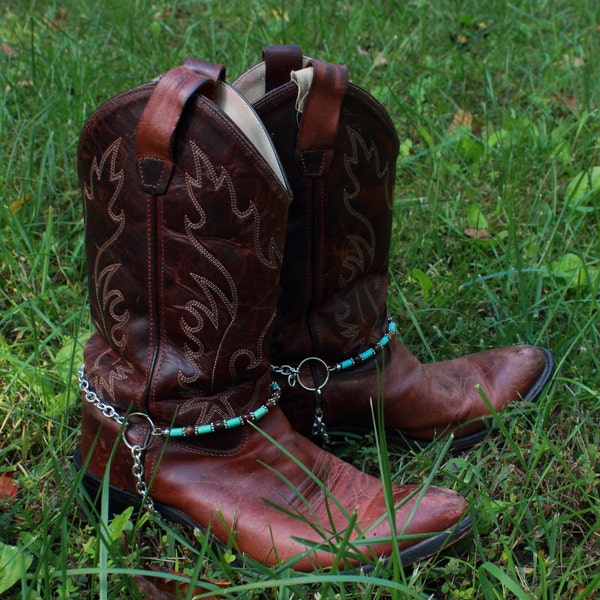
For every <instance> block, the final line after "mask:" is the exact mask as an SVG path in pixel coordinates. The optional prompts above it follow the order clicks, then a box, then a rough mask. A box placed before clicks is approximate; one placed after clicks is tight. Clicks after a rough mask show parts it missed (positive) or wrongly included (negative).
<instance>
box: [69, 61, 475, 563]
mask: <svg viewBox="0 0 600 600" xmlns="http://www.w3.org/2000/svg"><path fill="white" fill-rule="evenodd" d="M178 73H180V71H178ZM157 89H159V87H158V86H155V85H147V86H142V87H140V88H136V89H134V90H131V91H129V92H126V93H124V94H121V95H120V96H117V97H116V98H114V99H112V100H110V101H109V102H107V103H106V104H105V105H103V106H102V107H100V108H99V109H98V111H96V113H95V114H94V115H92V117H91V118H90V120H89V121H88V122H87V124H86V126H85V127H84V130H83V132H82V135H81V139H80V143H79V147H78V173H79V179H80V182H81V186H82V189H83V196H84V201H85V228H86V229H85V233H86V252H87V264H88V275H89V296H90V305H91V311H92V319H93V322H94V325H95V327H96V329H97V332H96V333H95V334H94V335H93V336H92V337H91V338H90V340H89V341H88V342H87V344H86V346H85V367H86V371H87V377H88V380H89V382H90V385H91V388H92V389H93V391H94V392H95V393H97V394H98V396H99V398H100V399H101V400H102V401H103V402H104V403H106V404H108V405H110V406H112V407H114V408H115V409H116V410H118V411H119V412H120V413H121V414H123V415H124V414H125V413H126V411H127V410H129V409H131V410H133V411H135V412H143V413H145V414H146V415H148V417H150V418H151V419H152V420H153V422H154V423H155V425H156V426H158V427H160V428H166V427H169V426H194V425H199V424H205V423H209V422H214V421H215V420H220V419H226V418H229V417H233V416H239V415H243V414H247V413H248V412H249V411H251V410H254V409H256V408H257V407H258V406H260V405H262V404H263V403H265V401H266V400H267V398H268V397H269V394H270V382H271V376H270V369H269V360H268V354H267V353H268V349H269V347H270V340H271V333H272V328H273V321H274V317H275V311H276V307H277V299H278V295H279V288H278V279H279V273H280V266H281V260H282V251H283V244H284V234H285V226H286V220H287V210H288V206H289V202H290V198H289V196H288V193H287V192H286V190H285V189H283V188H282V186H281V185H280V183H279V181H278V180H276V178H275V177H274V176H273V174H272V172H271V171H270V169H269V168H268V167H267V165H266V164H265V162H264V161H263V159H262V158H261V157H260V156H259V155H258V154H257V152H256V151H255V149H254V147H253V146H252V145H251V144H250V143H249V142H248V140H247V139H246V138H245V137H244V135H243V134H242V132H241V131H240V130H239V129H238V128H237V126H236V125H235V124H234V123H233V122H232V121H231V120H230V119H228V118H227V117H226V116H225V115H224V114H223V113H222V112H221V111H220V109H219V108H218V107H217V106H216V105H215V104H213V103H212V102H211V101H210V100H209V99H207V98H206V97H204V96H203V95H202V94H201V93H200V94H199V95H194V97H193V98H192V100H191V101H190V103H189V105H188V106H187V107H186V110H185V112H184V113H183V116H182V118H181V119H180V121H179V123H178V125H177V135H176V137H175V148H174V152H173V156H174V157H175V163H174V168H173V174H172V177H171V178H170V181H169V184H168V186H167V188H166V189H165V193H164V194H162V195H157V194H152V193H148V192H147V191H146V190H145V189H143V188H142V187H141V186H140V185H139V183H138V180H137V178H136V176H135V172H136V129H137V127H138V126H139V123H140V120H141V118H142V115H143V114H145V113H144V111H145V110H147V108H148V106H149V103H150V99H151V98H152V95H153V94H154V93H155V92H156V90H157ZM200 91H201V90H200ZM177 106H179V105H178V104H177ZM177 110H179V108H177ZM158 129H159V131H160V130H161V127H160V126H159V127H158ZM258 425H259V427H260V428H261V429H263V430H264V433H265V434H266V435H268V436H271V437H272V438H274V439H275V440H276V443H273V442H271V441H270V440H269V439H268V438H267V437H265V435H263V433H261V432H259V431H257V430H255V429H254V428H253V427H251V426H246V427H239V428H237V429H232V430H230V431H217V432H215V433H214V434H212V435H207V436H202V437H186V438H179V439H170V440H168V441H166V440H165V439H164V438H162V437H156V436H150V435H149V434H150V432H149V423H148V421H147V419H145V418H140V417H137V416H135V417H134V416H132V417H131V418H130V419H129V421H128V425H127V429H126V439H127V440H128V442H129V443H130V444H134V443H135V444H139V445H140V446H146V445H147V449H146V450H145V452H144V454H143V457H142V461H143V467H144V481H145V482H146V484H147V485H148V486H149V488H150V496H151V497H152V498H153V500H154V502H155V503H156V504H157V505H158V504H160V505H163V506H167V507H169V508H170V510H177V511H180V513H181V514H184V515H186V517H187V519H188V521H189V522H193V523H194V524H195V525H196V526H198V527H201V528H204V529H210V531H211V533H212V534H213V535H215V536H216V537H217V538H218V539H220V540H222V541H223V542H224V543H226V542H227V541H228V540H230V539H231V540H233V545H234V547H235V548H236V549H238V550H239V551H240V552H241V553H244V554H247V555H249V556H250V557H252V558H253V559H256V560H260V561H263V562H265V563H267V564H269V565H274V564H276V563H279V562H283V561H290V562H291V563H293V564H294V566H295V568H298V569H304V570H311V569H313V568H314V567H315V566H330V565H332V564H333V562H334V560H335V550H336V548H337V546H338V541H339V539H341V538H343V537H344V535H345V530H346V529H347V527H348V522H349V519H351V517H352V515H354V513H355V512H356V514H357V516H358V521H357V526H356V527H355V528H354V530H353V531H352V532H350V533H349V537H350V539H352V540H358V541H357V546H358V547H364V552H365V553H367V554H368V555H369V557H371V558H373V557H376V556H389V555H390V554H391V552H392V546H391V542H390V536H391V532H392V530H391V525H390V522H389V520H388V519H387V518H386V514H387V509H386V503H385V497H384V494H383V490H382V486H381V483H380V482H379V481H378V480H377V479H374V478H372V477H369V476H367V475H365V474H363V473H361V472H359V471H358V470H356V469H355V468H353V467H351V466H350V465H348V464H346V463H344V462H342V461H340V460H338V459H336V458H335V457H334V456H332V455H331V454H329V453H327V452H324V451H323V450H321V449H319V448H318V447H316V446H314V445H313V444H312V443H310V442H309V441H308V440H307V439H306V438H304V437H303V436H301V435H300V434H298V433H297V432H295V431H293V430H292V429H291V428H290V426H289V423H288V421H287V420H286V419H285V417H284V416H283V414H282V412H281V411H280V410H279V409H278V408H275V409H272V410H271V412H270V413H269V414H268V415H267V416H266V417H265V418H263V419H262V420H261V421H259V423H258ZM281 448H284V449H285V451H286V452H288V453H290V454H291V455H292V456H293V457H295V459H297V461H299V463H300V464H301V465H303V467H300V466H299V465H298V463H296V462H295V461H294V460H292V459H290V458H289V457H288V455H286V454H285V453H284V452H283V451H282V450H281ZM113 450H114V456H113V458H112V461H111V458H110V457H111V453H112V452H113ZM82 454H83V457H84V460H87V461H89V464H88V466H87V469H88V471H89V472H90V473H92V474H95V475H96V476H98V477H102V476H103V475H104V473H105V471H106V469H107V468H110V475H109V481H110V485H111V486H112V493H113V494H114V493H116V492H118V491H119V490H123V491H125V492H128V493H130V494H136V480H135V478H134V476H133V474H132V467H133V461H132V457H131V453H130V450H129V449H128V448H127V446H126V444H125V443H124V442H123V439H122V436H121V431H120V426H119V424H118V423H117V422H116V421H115V420H113V419H110V418H108V417H107V416H105V414H104V413H103V412H102V411H101V410H99V408H98V407H97V406H95V405H93V404H90V403H89V402H87V401H86V400H85V399H84V402H83V415H82ZM311 474H312V475H314V477H315V478H317V480H318V481H321V482H323V486H319V485H318V484H317V483H315V481H314V480H313V478H312V475H311ZM324 490H328V491H327V493H326V492H325V491H324ZM417 492H418V490H417V489H416V488H415V487H413V486H400V487H396V488H394V492H393V494H394V500H395V501H396V502H398V503H399V504H400V506H399V507H398V508H397V510H396V512H395V517H392V519H393V518H395V520H396V525H397V528H398V529H399V530H400V531H404V532H406V533H414V534H426V533H430V532H435V531H442V530H446V529H449V528H451V527H453V526H454V525H456V524H457V522H458V521H459V520H460V519H461V517H462V516H463V515H464V512H465V510H466V502H465V501H464V500H463V499H462V497H461V496H459V495H458V494H456V493H455V492H452V491H450V490H443V489H439V488H431V489H429V490H427V491H426V492H425V493H424V494H423V496H422V498H420V500H419V504H418V507H416V508H415V503H416V502H417V499H416V496H415V495H416V494H417ZM274 505H275V506H274ZM276 506H280V507H282V509H283V510H279V509H277V508H276ZM413 510H414V515H412V517H411V518H410V519H409V514H410V513H411V512H412V511H413ZM310 523H313V524H316V525H317V526H318V528H317V530H315V528H313V527H312V526H311V525H310ZM363 535H364V538H365V539H367V540H369V541H371V540H372V541H373V545H372V547H371V548H370V549H367V548H366V547H365V544H366V542H365V543H361V542H360V541H359V540H360V539H362V538H363ZM329 537H334V538H335V539H334V540H333V541H332V543H331V544H329V545H328V544H326V543H324V544H323V547H318V548H316V549H315V550H314V551H310V550H309V549H307V545H306V544H305V543H303V542H302V540H303V539H304V540H312V541H315V542H320V541H321V540H322V539H323V540H327V539H328V538H329ZM416 541H417V540H415V539H412V540H404V541H402V545H401V548H406V547H407V546H411V545H414V544H415V543H416ZM358 562H361V558H360V557H356V558H348V559H347V564H357V563H358Z"/></svg>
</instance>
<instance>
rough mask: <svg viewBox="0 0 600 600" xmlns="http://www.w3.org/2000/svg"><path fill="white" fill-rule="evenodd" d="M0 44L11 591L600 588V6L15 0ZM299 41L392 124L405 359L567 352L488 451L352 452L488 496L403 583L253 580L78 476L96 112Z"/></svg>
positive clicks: (556, 2)
mask: <svg viewBox="0 0 600 600" xmlns="http://www.w3.org/2000/svg"><path fill="white" fill-rule="evenodd" d="M0 43H1V44H2V46H1V50H0V83H1V87H0V134H1V135H0V231H1V233H2V242H3V243H2V245H1V246H0V283H1V285H0V596H1V597H2V598H7V599H13V598H14V599H17V598H21V599H26V598H27V599H29V598H31V599H34V598H43V599H46V598H115V599H116V598H119V599H124V598H144V597H146V596H145V594H146V592H145V591H144V590H148V588H149V586H152V585H154V584H157V583H158V582H161V581H166V579H165V578H164V576H163V575H161V574H169V577H170V581H169V582H167V583H166V584H164V586H167V587H169V589H170V590H171V593H173V594H175V595H172V596H171V597H174V598H175V597H177V595H176V594H177V593H179V594H180V596H181V597H187V598H191V597H195V595H197V594H202V593H204V594H205V596H204V597H239V598H272V599H291V598H311V599H312V598H331V599H333V598H449V599H471V598H472V599H479V598H484V599H486V600H488V599H496V598H498V599H500V598H517V599H519V600H520V599H529V598H530V599H557V600H558V599H560V600H563V599H578V600H589V599H592V598H599V597H600V574H599V573H600V491H599V488H600V427H599V425H600V311H599V299H600V296H599V286H600V242H599V240H598V233H599V228H600V52H599V51H598V49H599V47H600V46H599V43H600V4H599V3H598V2H597V0H580V1H578V2H573V1H572V0H546V1H544V0H516V1H515V2H513V3H502V2H497V1H496V0H480V1H475V0H465V1H462V2H458V1H456V0H440V1H439V2H428V1H425V0H415V1H413V2H401V1H384V2H379V3H376V2H372V3H359V2H346V1H340V0H331V1H328V2H325V1H323V0H316V1H312V2H308V1H304V0H289V1H287V2H275V1H268V0H241V1H239V2H215V1H212V0H206V1H203V2H200V1H198V2H193V1H186V0H155V1H150V0H131V1H129V2H127V1H124V0H105V1H101V2H98V1H92V0H78V1H75V0H62V1H50V0H40V1H35V0H3V2H2V5H1V7H0ZM282 43H296V44H300V45H301V46H302V48H303V50H304V52H305V54H307V55H309V56H313V57H315V58H321V59H323V60H327V61H330V62H336V63H343V64H346V65H347V66H348V68H349V70H350V78H351V80H352V81H353V82H354V83H356V84H357V85H359V86H361V87H363V88H364V89H365V90H367V91H368V92H369V93H370V94H372V95H373V96H375V97H376V98H377V99H378V100H379V101H380V102H381V103H382V104H383V105H384V106H385V107H386V109H387V110H388V111H389V113H390V114H391V116H392V118H393V120H394V122H395V124H396V129H397V132H398V135H399V138H400V142H401V147H400V156H399V159H398V164H397V185H396V191H395V197H394V230H393V240H392V258H391V270H390V274H391V286H390V295H389V298H388V307H389V310H390V312H391V314H392V315H393V316H394V317H395V319H396V321H397V323H398V326H399V332H400V335H401V337H402V340H403V341H404V342H405V343H406V345H407V346H409V348H411V350H412V351H413V352H415V354H417V356H419V358H421V360H423V361H426V362H429V361H434V360H440V359H445V358H451V357H454V356H459V355H462V354H465V353H467V352H474V351H477V350H480V349H483V348H491V347H495V346H504V345H511V344H514V343H529V344H538V345H542V346H545V347H547V348H549V349H550V350H551V351H552V352H553V354H554V357H555V360H556V372H555V375H554V377H553V379H552V381H551V383H550V385H549V386H548V387H547V388H546V389H545V390H544V392H543V393H542V395H541V397H540V399H539V400H538V402H537V403H536V404H535V405H531V406H515V407H514V408H512V409H511V410H509V411H507V412H505V413H503V414H501V415H499V416H498V417H495V418H494V424H495V430H496V433H495V435H492V436H490V437H489V438H487V439H486V440H485V441H484V442H483V443H481V444H480V445H478V446H477V447H475V448H473V449H471V450H469V451H466V452H462V453H451V452H448V451H447V446H446V445H445V444H444V443H443V442H440V443H436V444H434V445H432V446H431V447H430V448H428V449H426V450H423V451H411V452H409V451H403V450H402V449H399V448H395V447H389V448H387V450H386V448H384V447H383V448H382V447H381V444H379V445H378V444H377V441H378V440H377V439H375V437H374V436H373V437H368V438H366V439H355V438H349V439H348V440H347V441H346V443H345V444H343V445H340V446H339V447H338V448H337V450H336V451H337V452H339V453H340V454H342V455H343V457H344V458H346V459H347V460H349V461H351V462H353V463H354V464H355V465H357V466H359V467H360V468H362V469H364V470H366V471H369V472H371V473H373V474H376V475H379V473H380V467H381V465H382V464H383V465H384V467H385V469H386V474H387V475H389V477H390V478H391V479H392V480H393V481H397V482H402V483H417V484H418V483H421V482H424V481H433V482H434V483H436V484H440V485H443V486H446V487H451V488H453V489H456V490H457V491H459V492H461V493H462V494H463V495H464V496H465V497H466V498H467V499H468V500H469V502H470V506H471V509H470V510H471V514H472V517H473V521H474V535H473V537H472V538H471V539H470V540H468V541H467V542H466V543H463V544H462V545H461V547H460V548H457V549H453V550H452V551H448V552H446V553H443V554H441V555H439V556H436V557H434V558H432V559H429V560H426V561H424V562H422V563H419V564H416V565H413V566H411V567H409V568H407V569H405V570H404V571H401V570H400V571H398V569H396V570H394V568H393V565H391V566H389V567H385V566H382V567H381V568H379V569H376V570H375V571H374V572H372V573H370V574H368V575H361V574H357V573H337V572H332V573H327V572H315V573H314V574H310V575H306V574H298V573H294V572H291V571H290V570H289V569H266V568H264V567H261V566H260V565H252V564H246V565H241V566H239V565H237V564H236V563H234V562H233V561H232V558H233V557H232V554H231V553H230V552H229V551H227V550H225V551H223V550H222V549H221V550H219V549H214V548H212V547H211V546H210V545H209V544H208V543H207V540H206V538H205V536H203V535H202V534H200V533H198V534H194V533H193V532H189V531H186V530H184V529H180V528H178V527H176V526H174V525H172V524H170V523H168V522H164V521H161V520H157V519H156V518H155V517H153V516H152V515H151V514H143V515H141V516H139V518H138V517H136V516H134V515H132V514H131V512H125V513H122V514H120V515H117V516H116V517H114V518H113V517H112V516H110V515H109V514H108V511H107V506H106V502H104V503H102V504H101V506H100V507H99V509H98V510H96V509H92V508H91V507H90V506H88V505H87V504H86V503H85V501H83V499H82V497H81V494H80V491H79V486H78V475H77V474H76V472H75V470H74V468H73V465H72V462H71V456H72V453H73V451H74V450H75V448H76V447H77V446H78V440H79V414H80V409H81V401H80V395H79V391H78V386H77V368H78V367H79V365H80V363H81V361H82V346H83V343H84V342H85V340H86V339H87V338H88V337H89V335H90V333H91V331H92V326H91V323H90V317H89V313H88V305H87V287H86V277H87V275H86V265H85V259H84V252H83V249H84V239H83V212H82V200H81V191H80V189H79V186H78V182H77V176H76V173H77V169H76V162H75V153H76V146H77V142H78V137H79V133H80V131H81V129H82V127H83V125H84V123H85V121H86V119H87V118H88V117H89V115H90V114H91V112H92V111H93V110H94V109H95V108H97V107H98V106H99V105H100V104H101V103H102V102H104V101H105V100H107V99H108V98H110V97H111V96H113V95H115V94H117V93H119V92H121V91H124V90H126V89H129V88H131V87H133V86H136V85H139V84H141V83H145V82H148V81H151V80H153V79H154V78H155V77H156V76H157V75H159V74H161V73H163V72H164V71H165V70H167V69H169V68H171V67H173V66H175V65H177V64H180V63H181V62H182V61H183V60H184V59H185V58H186V57H187V56H195V57H197V58H201V59H204V60H209V61H216V62H219V63H223V64H225V65H226V66H227V77H228V79H229V80H230V81H232V80H234V79H235V77H236V76H237V75H238V74H239V73H241V72H243V71H244V70H245V69H247V68H248V67H249V66H251V65H253V64H255V63H256V62H258V61H259V60H260V57H261V49H262V47H263V45H265V44H271V45H272V44H282ZM153 574H154V575H156V577H154V578H153V577H152V575H153ZM147 597H158V596H156V595H155V596H152V595H150V596H147ZM165 597H166V596H165ZM200 597H202V596H200Z"/></svg>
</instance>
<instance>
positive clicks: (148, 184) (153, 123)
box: [136, 66, 216, 194]
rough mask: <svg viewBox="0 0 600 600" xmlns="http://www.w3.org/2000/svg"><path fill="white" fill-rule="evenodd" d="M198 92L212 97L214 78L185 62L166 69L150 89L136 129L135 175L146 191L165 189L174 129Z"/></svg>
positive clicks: (170, 167) (170, 171)
mask: <svg viewBox="0 0 600 600" xmlns="http://www.w3.org/2000/svg"><path fill="white" fill-rule="evenodd" d="M197 92H201V93H203V94H205V95H207V96H208V97H209V98H211V99H214V97H215V94H216V85H215V81H214V80H213V79H212V78H211V77H208V76H207V75H204V74H200V73H195V72H194V71H192V70H190V69H188V68H186V67H184V66H179V67H175V68H174V69H171V70H170V71H167V72H166V73H165V74H164V75H163V76H162V77H161V78H160V80H159V81H158V83H157V84H156V86H155V88H154V90H153V91H152V94H151V95H150V98H149V99H148V103H147V104H146V106H145V108H144V112H143V113H142V116H141V118H140V121H139V123H138V127H137V133H136V158H137V166H138V176H139V182H140V185H141V187H142V189H143V190H144V191H145V192H149V193H151V194H164V193H165V191H166V189H167V186H168V185H169V181H170V180H171V175H172V173H173V167H174V166H175V158H174V156H173V146H174V141H175V133H176V131H177V127H178V125H179V122H180V120H181V115H182V113H183V110H184V108H185V106H186V105H187V103H188V101H189V100H190V98H192V97H193V96H194V94H196V93H197Z"/></svg>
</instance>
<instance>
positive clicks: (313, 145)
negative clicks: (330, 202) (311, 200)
mask: <svg viewBox="0 0 600 600" xmlns="http://www.w3.org/2000/svg"><path fill="white" fill-rule="evenodd" d="M309 66H312V68H313V81H312V85H311V87H310V91H309V93H308V97H307V99H306V102H305V105H304V111H303V113H302V117H301V118H300V130H299V132H298V141H297V146H296V154H297V157H298V160H299V162H300V169H301V171H302V173H303V174H304V175H305V176H308V177H322V176H323V175H325V174H326V173H327V171H328V170H329V167H330V165H331V161H332V159H333V155H334V152H335V150H334V143H335V137H336V134H337V130H338V125H339V121H340V110H341V107H342V101H343V99H344V96H345V95H346V90H347V87H348V69H347V67H345V66H344V65H334V64H331V63H325V62H322V61H317V60H313V61H311V62H310V63H309Z"/></svg>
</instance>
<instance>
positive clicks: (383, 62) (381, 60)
mask: <svg viewBox="0 0 600 600" xmlns="http://www.w3.org/2000/svg"><path fill="white" fill-rule="evenodd" d="M387 64H388V60H387V57H386V55H385V54H384V53H383V52H380V53H379V54H378V55H377V56H376V57H375V59H374V60H373V66H374V67H375V68H379V67H387Z"/></svg>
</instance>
